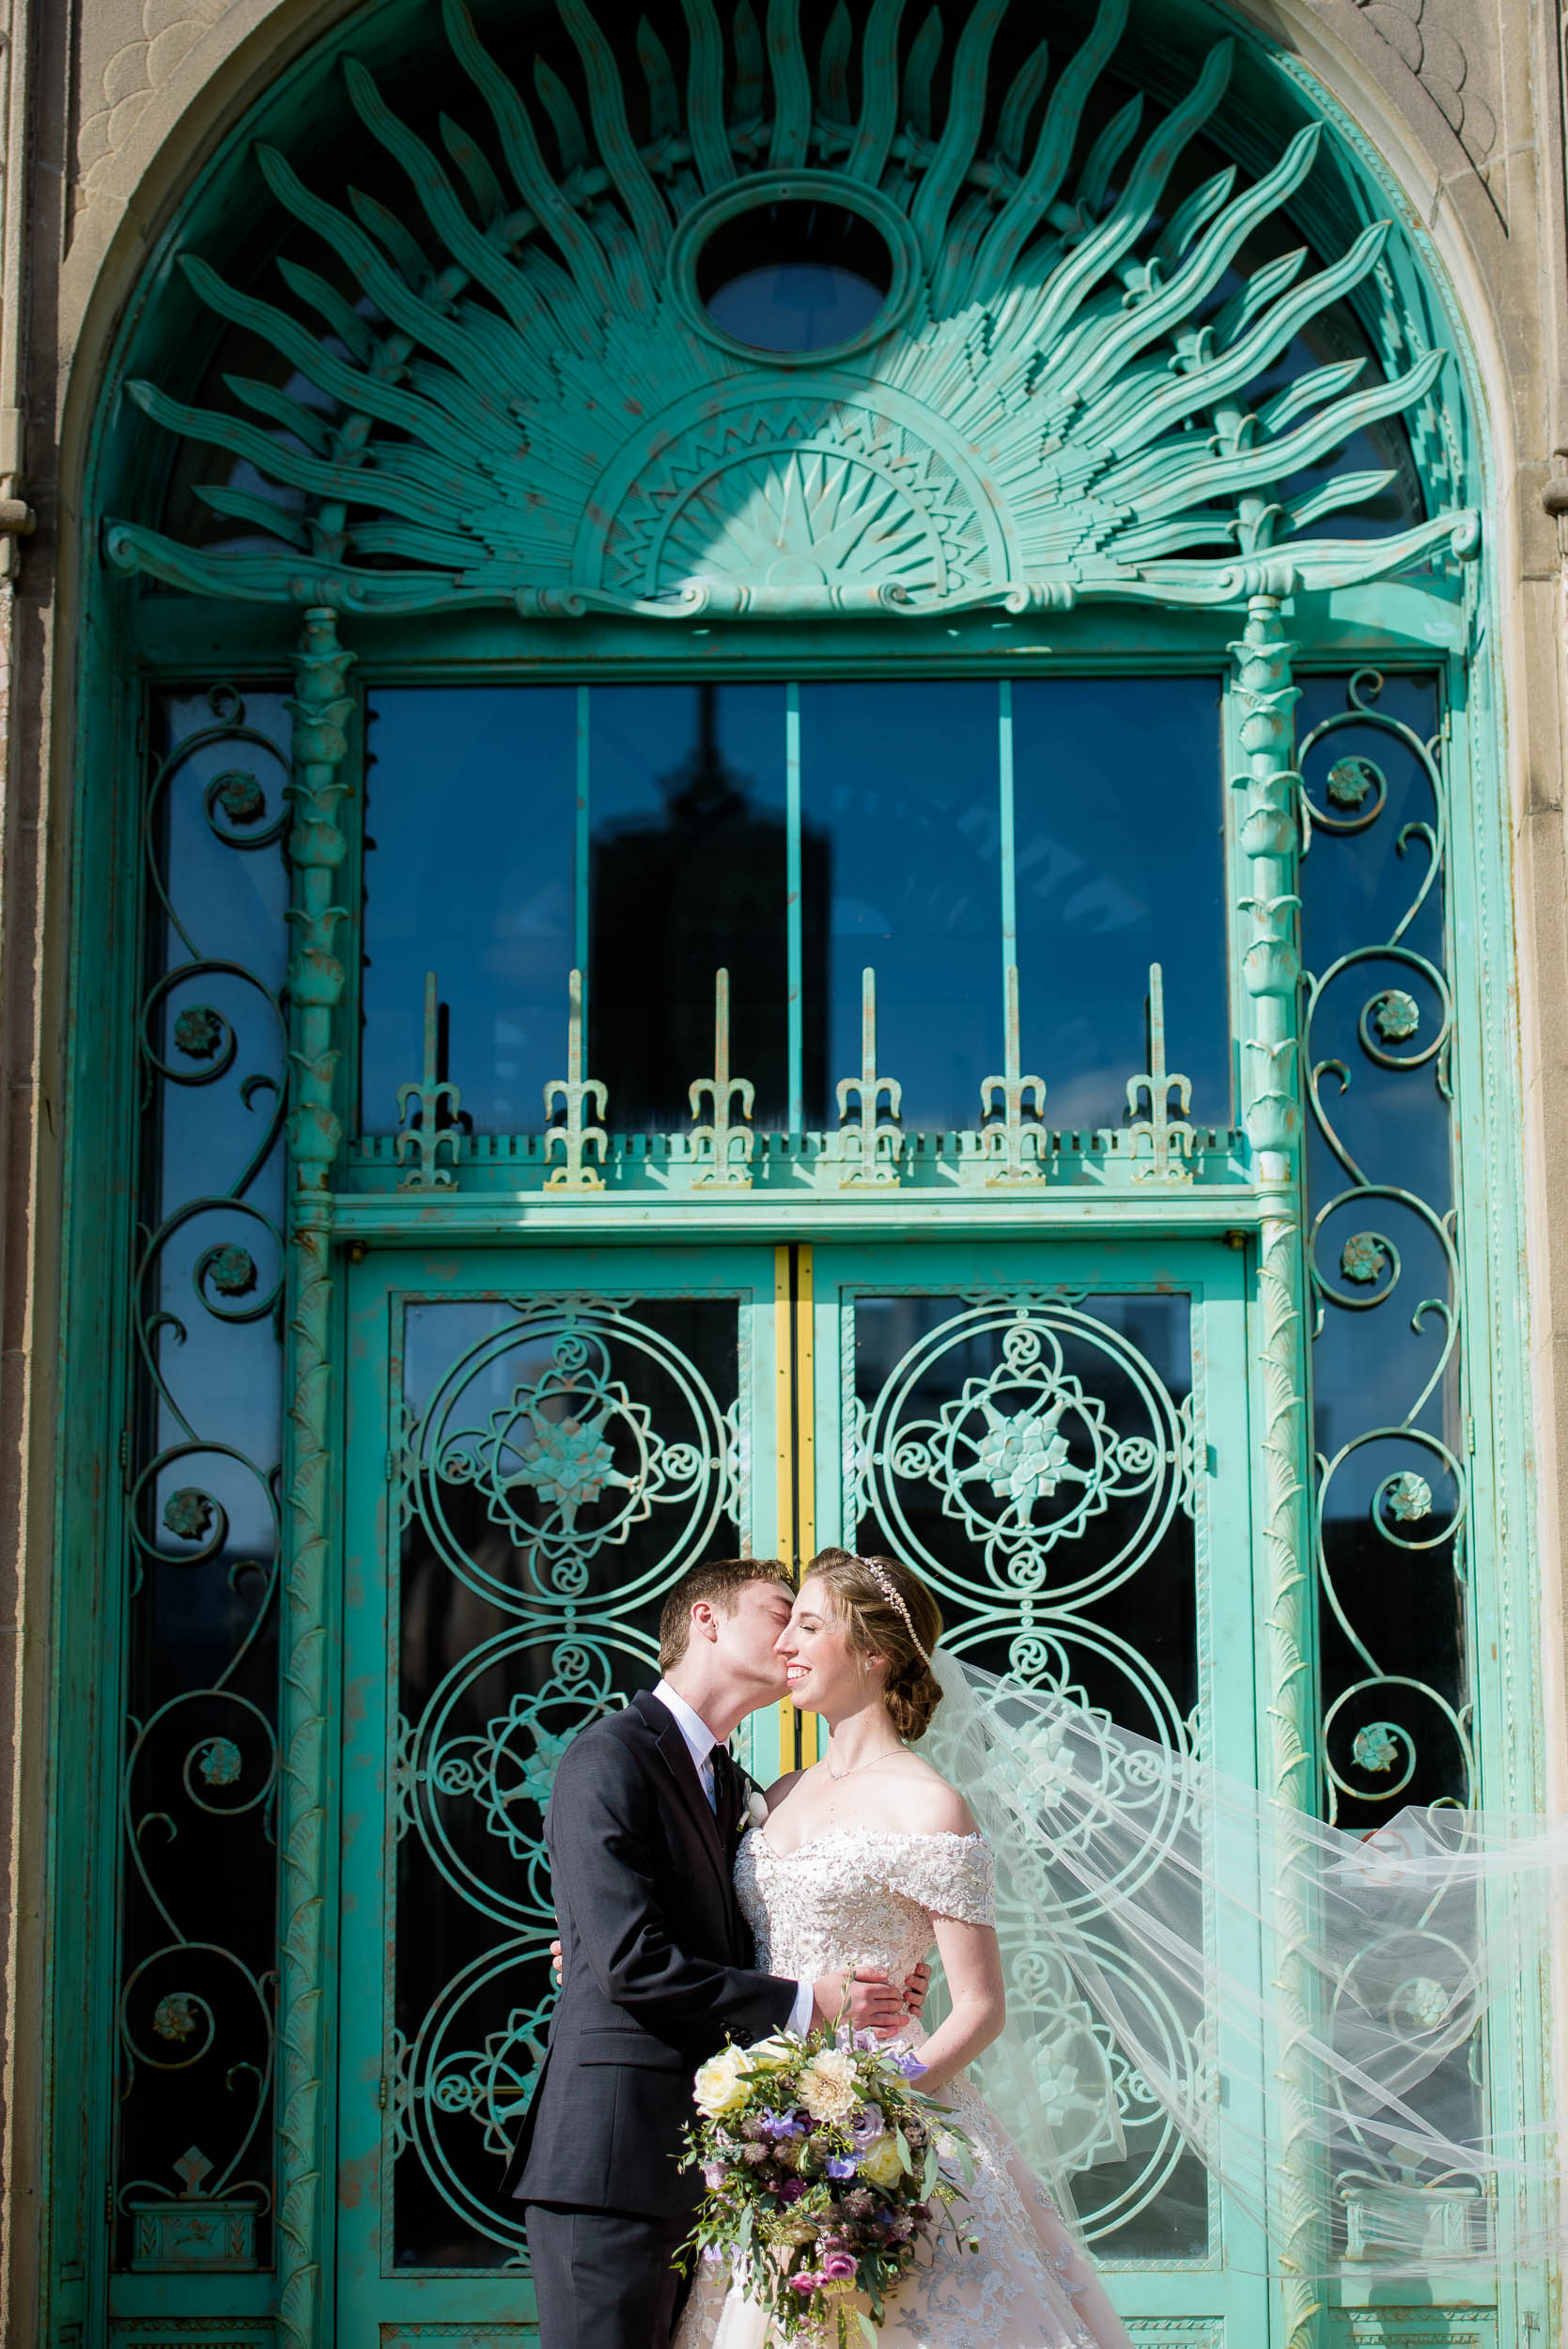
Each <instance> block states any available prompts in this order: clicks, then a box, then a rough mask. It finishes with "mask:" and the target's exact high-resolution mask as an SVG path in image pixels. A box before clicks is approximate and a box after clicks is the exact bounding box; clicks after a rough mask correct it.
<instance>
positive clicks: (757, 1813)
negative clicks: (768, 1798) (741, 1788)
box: [746, 1791, 768, 1827]
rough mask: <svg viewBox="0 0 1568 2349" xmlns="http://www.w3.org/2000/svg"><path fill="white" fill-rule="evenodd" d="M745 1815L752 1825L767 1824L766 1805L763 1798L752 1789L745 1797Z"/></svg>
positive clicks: (764, 1825)
mask: <svg viewBox="0 0 1568 2349" xmlns="http://www.w3.org/2000/svg"><path fill="white" fill-rule="evenodd" d="M746 1817H747V1820H748V1822H749V1824H750V1825H751V1826H753V1827H766V1826H767V1825H768V1805H767V1803H766V1802H765V1801H764V1800H763V1798H762V1797H761V1796H760V1795H759V1794H757V1793H755V1792H754V1791H753V1793H751V1794H749V1795H748V1796H747V1797H746Z"/></svg>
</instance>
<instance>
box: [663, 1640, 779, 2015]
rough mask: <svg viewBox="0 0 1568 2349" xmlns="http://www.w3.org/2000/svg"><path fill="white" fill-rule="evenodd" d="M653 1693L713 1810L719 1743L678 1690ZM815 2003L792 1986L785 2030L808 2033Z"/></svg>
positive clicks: (668, 1687)
mask: <svg viewBox="0 0 1568 2349" xmlns="http://www.w3.org/2000/svg"><path fill="white" fill-rule="evenodd" d="M653 1693H654V1695H655V1697H656V1698H657V1699H658V1701H659V1703H660V1704H661V1705H662V1706H663V1707H664V1710H665V1711H666V1713H669V1714H672V1715H673V1716H674V1719H675V1727H676V1728H677V1729H678V1730H679V1732H680V1734H681V1735H682V1737H683V1738H684V1739H685V1740H686V1750H687V1751H688V1753H690V1755H691V1759H692V1761H693V1763H694V1764H695V1765H696V1770H697V1776H698V1778H699V1779H700V1780H701V1781H702V1789H703V1792H704V1794H705V1795H706V1797H707V1799H708V1803H709V1806H710V1807H711V1808H713V1809H717V1807H718V1806H717V1803H716V1802H715V1799H714V1791H713V1749H714V1747H715V1746H716V1745H717V1744H718V1742H719V1740H718V1739H717V1737H715V1735H713V1732H712V1730H711V1729H709V1727H708V1725H707V1723H706V1721H705V1720H704V1719H703V1717H702V1715H701V1714H700V1713H699V1712H697V1711H696V1710H695V1709H694V1708H693V1707H692V1706H691V1705H690V1704H688V1703H687V1702H686V1699H685V1698H684V1697H683V1696H682V1695H681V1693H680V1691H679V1689H678V1688H671V1686H670V1684H669V1682H668V1681H667V1680H661V1681H660V1683H659V1685H658V1687H657V1688H655V1689H654V1692H653ZM815 2003H816V2001H815V1996H814V1993H813V1986H812V1984H811V1983H809V1982H802V1983H798V1984H797V1985H796V1991H795V2004H794V2005H793V2006H792V2007H791V2008H790V2010H789V2020H788V2023H787V2025H786V2029H788V2030H796V2031H800V2033H801V2034H802V2036H803V2035H804V2034H805V2033H806V2032H807V2031H808V2030H810V2029H811V2018H812V2010H813V2008H814V2007H815Z"/></svg>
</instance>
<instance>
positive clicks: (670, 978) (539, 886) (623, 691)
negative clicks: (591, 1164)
mask: <svg viewBox="0 0 1568 2349" xmlns="http://www.w3.org/2000/svg"><path fill="white" fill-rule="evenodd" d="M1219 699H1220V683H1219V678H1218V677H1119V678H1117V679H1115V680H1114V681H1113V682H1112V681H1109V680H1106V679H1103V678H1100V679H1096V678H1087V677H1085V678H1051V679H1032V680H1029V681H1020V682H1012V681H1009V680H1006V679H1001V680H997V679H985V680H981V679H971V678H963V679H940V678H938V679H933V680H929V681H926V680H921V679H910V678H903V679H898V680H895V681H892V680H890V681H882V682H876V681H864V680H859V679H844V680H834V681H832V682H818V681H802V682H800V683H776V684H767V685H731V684H694V685H675V684H646V685H644V684H637V685H593V686H586V685H583V686H570V685H557V686H531V685H525V686H509V687H476V688H474V689H458V688H450V687H396V688H387V689H382V690H380V691H378V692H373V693H372V694H371V696H370V699H369V707H368V715H369V726H370V731H369V747H370V760H369V769H368V779H367V827H368V832H367V838H366V843H365V988H364V1008H365V1022H364V1042H363V1048H362V1061H361V1070H362V1075H361V1112H360V1117H361V1130H362V1131H365V1132H369V1133H374V1132H377V1131H380V1130H385V1129H387V1128H391V1127H392V1126H393V1125H394V1124H395V1123H396V1098H397V1087H398V1086H399V1084H401V1083H402V1082H404V1081H406V1080H407V1079H408V1078H409V1077H410V1076H411V1074H412V1073H413V1072H414V1071H415V1070H416V1068H417V1066H418V1061H419V1048H420V1028H419V1022H420V1012H421V1004H422V999H423V998H422V990H423V986H424V977H425V972H427V970H429V969H432V968H433V969H434V970H435V971H436V972H437V973H438V976H439V982H440V994H441V999H442V1003H443V1004H444V1005H445V1006H446V1010H447V1033H446V1046H445V1052H446V1066H447V1070H448V1072H449V1073H450V1075H451V1077H452V1078H453V1079H454V1080H455V1081H457V1082H458V1084H459V1085H460V1087H461V1091H462V1099H463V1107H464V1110H465V1112H468V1114H469V1115H470V1116H471V1117H472V1119H473V1123H474V1128H476V1129H477V1130H480V1131H485V1130H490V1131H500V1132H508V1131H511V1132H532V1131H536V1130H537V1129H538V1128H539V1127H540V1126H541V1125H542V1124H543V1122H544V1119H543V1113H542V1112H543V1090H544V1087H545V1085H546V1084H547V1082H549V1081H551V1079H552V1078H554V1077H556V1076H558V1075H559V1073H560V1069H561V1066H562V1051H563V1037H564V1033H565V1029H564V1019H565V1009H566V1003H567V979H568V974H569V972H571V971H572V969H574V968H576V969H578V970H580V971H581V972H582V973H583V975H584V979H585V982H586V1001H587V1014H588V1020H587V1034H588V1066H589V1068H590V1069H591V1071H592V1073H593V1074H594V1075H595V1076H596V1077H598V1078H600V1079H601V1080H602V1081H604V1082H605V1084H606V1085H607V1086H608V1088H609V1108H608V1111H607V1118H608V1122H609V1124H610V1126H611V1128H613V1130H616V1131H648V1130H659V1129H662V1128H674V1127H676V1126H680V1125H683V1124H684V1123H685V1122H686V1121H687V1120H688V1119H689V1117H690V1114H691V1109H690V1099H689V1095H690V1088H691V1082H692V1081H693V1079H694V1078H697V1077H699V1076H702V1075H704V1074H705V1073H706V1072H707V1071H708V1070H710V1068H711V1066H712V1052H713V1032H714V978H715V972H717V971H718V970H720V969H724V970H727V971H728V972H729V983H730V1004H731V1035H732V1044H731V1062H732V1066H733V1067H734V1069H735V1071H736V1072H737V1074H738V1075H741V1076H745V1077H747V1078H749V1079H750V1080H751V1081H753V1084H754V1085H755V1088H756V1097H755V1112H754V1114H755V1121H756V1123H757V1124H758V1125H759V1126H760V1127H762V1128H772V1129H775V1130H784V1131H788V1132H792V1133H800V1132H802V1131H808V1132H809V1131H821V1130H822V1129H823V1128H825V1127H827V1126H828V1125H830V1124H831V1123H833V1122H836V1104H835V1099H834V1090H833V1089H834V1086H835V1085H836V1083H837V1082H838V1081H839V1080H840V1079H843V1078H846V1077H848V1076H850V1075H851V1074H852V1073H854V1072H857V1071H858V1070H859V1068H860V1066H861V1044H862V1004H863V974H864V972H866V971H867V970H870V971H873V972H875V974H876V1009H877V1061H878V1066H879V1067H880V1068H881V1069H883V1070H884V1071H886V1072H887V1073H889V1074H891V1075H892V1076H893V1077H895V1078H896V1079H897V1080H898V1081H899V1082H900V1083H901V1085H902V1088H903V1096H902V1113H903V1120H904V1124H905V1127H906V1128H907V1129H908V1130H909V1131H911V1132H913V1131H939V1130H952V1129H964V1128H973V1127H975V1126H976V1125H978V1123H979V1122H980V1118H981V1086H982V1082H983V1081H984V1079H985V1078H986V1075H987V1074H988V1073H990V1072H991V1071H992V1070H994V1069H996V1068H998V1067H1000V1066H1001V1045H1002V1026H1003V1020H1004V1017H1005V1009H1004V1007H1005V988H1004V972H1005V970H1006V967H1007V965H1009V964H1017V969H1018V972H1019V988H1020V998H1021V1002H1022V1006H1023V1014H1022V1018H1023V1029H1024V1050H1026V1052H1027V1053H1028V1055H1029V1056H1030V1066H1032V1067H1039V1068H1041V1069H1043V1070H1044V1071H1045V1072H1046V1074H1047V1077H1048V1083H1049V1086H1050V1108H1051V1123H1052V1124H1053V1125H1054V1126H1057V1127H1065V1128H1086V1129H1088V1128H1103V1127H1113V1126H1117V1125H1120V1124H1121V1123H1123V1122H1124V1121H1125V1119H1126V1117H1127V1115H1128V1114H1129V1112H1128V1108H1127V1098H1126V1080H1127V1077H1128V1075H1129V1074H1130V1073H1131V1072H1132V1071H1133V1070H1134V1069H1136V1068H1139V1067H1141V1066H1142V1065H1143V1054H1144V1050H1145V1031H1144V1017H1145V1014H1144V1004H1145V998H1146V994H1147V990H1148V984H1149V966H1150V964H1151V963H1152V962H1159V963H1160V964H1161V965H1162V969H1163V977H1164V991H1165V1011H1166V1028H1167V1037H1168V1043H1169V1049H1170V1052H1171V1055H1172V1066H1180V1067H1181V1068H1182V1069H1183V1070H1184V1071H1185V1072H1186V1073H1187V1074H1188V1075H1189V1076H1190V1077H1191V1079H1192V1083H1193V1104H1194V1112H1195V1114H1197V1115H1198V1116H1199V1117H1200V1118H1201V1119H1202V1120H1203V1122H1204V1123H1206V1124H1209V1125H1215V1126H1223V1125H1227V1124H1228V1123H1229V1122H1230V1115H1231V1065H1230V1050H1231V1048H1230V1025H1231V1023H1230V1019H1229V1014H1228V1009H1227V994H1226V975H1225V962H1226V923H1225V907H1224V851H1223V843H1222V833H1221V817H1222V807H1221V793H1220V757H1219Z"/></svg>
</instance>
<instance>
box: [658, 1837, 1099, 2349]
mask: <svg viewBox="0 0 1568 2349" xmlns="http://www.w3.org/2000/svg"><path fill="white" fill-rule="evenodd" d="M735 1878H736V1890H737V1892H738V1894H739V1898H740V1905H741V1907H742V1908H743V1909H744V1910H745V1913H746V1917H747V1920H748V1921H749V1923H750V1924H751V1927H752V1930H753V1935H754V1936H755V1938H756V1949H757V1964H758V1965H759V1966H761V1967H763V1968H766V1970H767V1971H768V1972H770V1973H775V1974H783V1975H785V1976H792V1977H794V1978H796V1979H799V1980H804V1979H811V1978H815V1976H816V1975H818V1974H822V1973H827V1972H830V1971H831V1970H832V1969H833V1968H837V1967H840V1966H859V1965H870V1966H881V1967H885V1968H887V1970H888V1972H889V1974H890V1975H892V1976H893V1978H894V1979H896V1978H898V1977H899V1976H900V1975H903V1974H907V1973H908V1971H909V1970H910V1969H911V1968H913V1967H914V1966H915V1965H917V1964H918V1963H919V1961H920V1960H921V1959H922V1958H923V1957H924V1956H926V1955H927V1953H928V1952H930V1950H931V1948H932V1945H933V1939H934V1935H933V1930H932V1919H933V1918H934V1917H955V1918H957V1919H958V1920H959V1921H961V1922H963V1923H966V1924H981V1925H985V1924H991V1923H993V1922H994V1921H995V1915H996V1894H995V1880H994V1871H993V1867H992V1860H991V1847H990V1845H989V1843H987V1842H986V1838H985V1837H984V1836H983V1835H908V1834H898V1833H894V1832H892V1831H891V1830H887V1829H883V1828H844V1829H840V1830H837V1831H834V1832H832V1833H830V1834H827V1835H819V1836H814V1837H813V1838H812V1839H811V1840H810V1841H809V1842H807V1843H801V1844H800V1845H799V1846H798V1847H797V1848H796V1849H795V1850H794V1851H792V1852H777V1851H775V1850H774V1849H773V1846H772V1845H771V1844H770V1843H768V1838H767V1834H766V1832H765V1831H763V1830H760V1829H755V1828H753V1831H752V1832H751V1833H750V1834H749V1835H747V1836H746V1837H745V1839H744V1840H743V1842H742V1843H741V1845H740V1849H739V1852H738V1854H737V1859H736V1864H735ZM925 2036H926V2034H925V2032H924V2030H922V2029H921V2028H920V2026H919V2025H918V2024H916V2025H911V2027H910V2029H909V2030H908V2033H907V2034H906V2042H907V2044H908V2045H910V2046H919V2045H920V2044H921V2042H922V2041H923V2040H924V2037H925ZM942 2102H943V2103H944V2104H946V2105H948V2106H949V2107H950V2108H952V2112H953V2118H954V2120H955V2123H957V2125H958V2126H959V2127H960V2128H961V2129H962V2130H963V2131H964V2133H965V2135H966V2136H967V2137H968V2139H970V2145H971V2146H972V2148H973V2151H974V2157H975V2176H974V2180H973V2183H972V2185H971V2186H969V2188H968V2202H967V2205H966V2206H965V2207H964V2209H963V2211H962V2217H963V2222H964V2227H965V2232H966V2233H968V2234H970V2235H972V2236H973V2237H974V2239H975V2240H976V2241H977V2242H978V2244H979V2246H980V2248H979V2250H978V2252H970V2251H958V2250H955V2249H954V2248H952V2245H951V2243H947V2244H944V2245H943V2246H942V2247H941V2248H940V2249H939V2252H938V2254H937V2257H936V2259H935V2261H934V2262H933V2263H932V2264H931V2265H930V2266H928V2267H926V2268H924V2269H923V2270H921V2271H920V2272H919V2273H918V2274H917V2275H914V2276H911V2277H909V2278H908V2279H907V2281H906V2282H905V2283H904V2285H903V2286H902V2288H901V2290H900V2292H899V2294H898V2297H897V2299H896V2300H895V2301H894V2302H893V2303H892V2304H891V2305H890V2308H889V2310H888V2316H887V2322H886V2324H885V2325H884V2326H883V2327H882V2330H881V2335H880V2339H881V2341H884V2342H886V2343H887V2345H888V2349H1131V2344H1130V2342H1129V2341H1128V2338H1127V2335H1126V2331H1125V2330H1124V2328H1123V2326H1122V2325H1121V2323H1120V2321H1119V2320H1118V2318H1117V2317H1116V2315H1115V2313H1114V2311H1113V2310H1112V2309H1111V2307H1110V2301H1109V2300H1108V2299H1107V2297H1106V2295H1105V2291H1104V2287H1103V2286H1102V2285H1101V2283H1100V2281H1099V2279H1098V2278H1097V2276H1096V2275H1095V2274H1094V2270H1093V2268H1092V2267H1091V2265H1090V2263H1089V2262H1088V2261H1087V2260H1086V2259H1084V2257H1083V2256H1082V2254H1081V2253H1080V2252H1079V2250H1078V2248H1077V2247H1076V2246H1075V2245H1074V2243H1073V2241H1072V2239H1071V2237H1070V2235H1069V2234H1068V2233H1067V2232H1066V2229H1065V2228H1064V2227H1063V2223H1062V2221H1061V2219H1060V2218H1059V2217H1058V2216H1057V2213H1056V2210H1055V2208H1054V2206H1053V2205H1052V2203H1051V2202H1050V2201H1049V2198H1048V2196H1047V2195H1046V2194H1045V2193H1044V2192H1043V2190H1042V2189H1041V2187H1040V2186H1038V2185H1037V2183H1036V2181H1035V2180H1034V2179H1033V2178H1032V2176H1031V2174H1030V2172H1029V2171H1028V2170H1027V2169H1026V2168H1025V2167H1024V2165H1023V2163H1022V2162H1021V2161H1020V2160H1019V2159H1018V2156H1017V2153H1016V2152H1015V2150H1014V2148H1013V2145H1012V2143H1011V2141H1010V2140H1009V2139H1008V2138H1007V2136H1006V2134H1005V2132H1004V2131H1003V2130H1002V2128H1001V2124H1000V2123H999V2122H998V2121H997V2119H996V2116H995V2115H994V2114H993V2113H992V2112H991V2110H990V2109H989V2108H988V2107H987V2106H986V2104H985V2103H984V2102H983V2101H982V2099H981V2097H980V2096H979V2095H978V2093H977V2092H976V2091H975V2090H974V2089H973V2088H972V2087H971V2086H970V2083H969V2081H968V2080H967V2079H966V2078H964V2077H963V2076H962V2075H960V2076H959V2077H957V2078H956V2079H955V2080H953V2081H952V2082H950V2084H949V2085H948V2086H947V2087H946V2088H945V2089H944V2090H943V2091H942ZM726 2280H727V2279H723V2278H722V2277H717V2278H716V2277H715V2276H714V2275H713V2273H712V2271H711V2270H704V2271H703V2274H702V2276H701V2278H700V2280H699V2282H698V2285H697V2287H696V2289H695V2290H694V2291H693V2293H692V2295H691V2302H690V2303H689V2305H688V2308H687V2310H686V2314H685V2316H684V2318H683V2319H682V2322H681V2326H680V2330H679V2332H678V2334H677V2336H676V2343H675V2349H764V2344H765V2342H766V2341H767V2338H768V2337H767V2335H766V2334H765V2332H764V2331H763V2329H762V2326H761V2322H760V2318H759V2315H758V2312H757V2311H756V2310H754V2309H753V2307H752V2306H751V2305H750V2304H749V2303H746V2302H744V2301H743V2300H742V2299H741V2298H740V2295H738V2294H737V2293H736V2294H731V2295H728V2296H727V2297H726V2295H725V2282H726Z"/></svg>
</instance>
